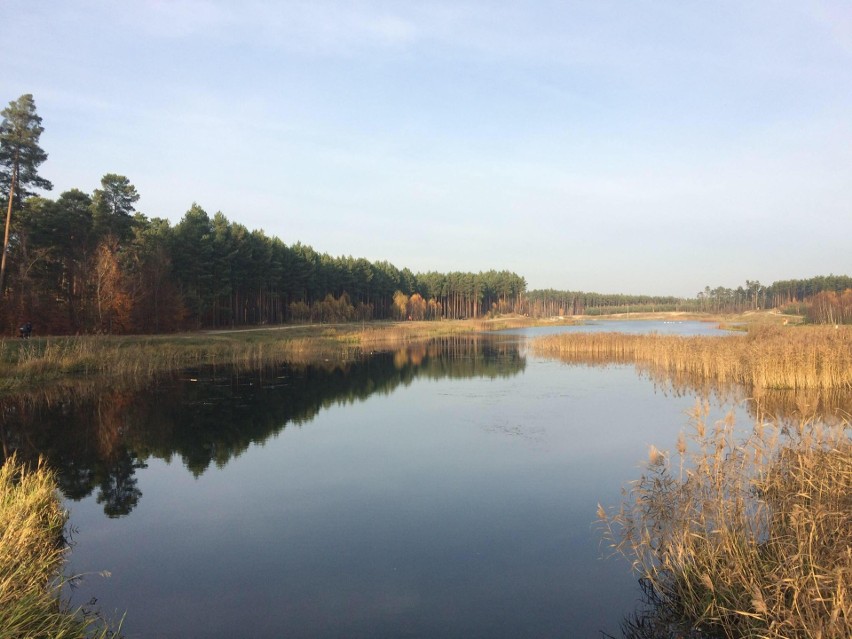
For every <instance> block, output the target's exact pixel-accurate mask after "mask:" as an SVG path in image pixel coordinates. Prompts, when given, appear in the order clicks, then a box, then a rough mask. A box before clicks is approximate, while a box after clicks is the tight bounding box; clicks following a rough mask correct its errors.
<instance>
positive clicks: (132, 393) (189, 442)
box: [0, 335, 526, 517]
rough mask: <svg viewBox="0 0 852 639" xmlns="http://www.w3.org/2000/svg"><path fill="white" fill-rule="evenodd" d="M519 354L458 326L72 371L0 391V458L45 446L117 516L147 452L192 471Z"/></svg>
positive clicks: (77, 493)
mask: <svg viewBox="0 0 852 639" xmlns="http://www.w3.org/2000/svg"><path fill="white" fill-rule="evenodd" d="M525 365H526V359H525V357H524V356H523V355H522V354H521V351H520V350H519V344H518V341H517V340H516V339H513V338H500V337H495V336H479V335H459V336H449V337H444V338H438V339H434V340H431V341H429V342H423V343H418V344H412V345H409V346H406V347H404V348H400V349H397V350H395V351H386V352H373V353H361V354H358V355H356V356H354V357H353V358H352V359H349V360H347V361H336V360H324V361H319V362H314V363H310V364H307V363H300V364H278V365H275V366H269V367H265V368H262V369H259V370H250V371H247V370H237V369H233V368H206V369H197V370H189V371H184V372H183V373H182V374H180V375H172V376H167V377H161V378H158V379H156V380H154V381H153V382H151V383H147V384H145V385H144V386H140V387H134V386H133V385H132V384H129V383H127V382H121V383H119V384H117V385H115V386H113V387H105V386H106V385H105V384H104V383H103V382H102V381H101V382H95V383H93V382H88V383H86V382H81V383H77V384H73V385H65V386H61V387H56V388H53V389H50V390H43V391H38V392H31V393H28V394H22V395H16V396H10V397H6V398H3V399H2V400H0V443H2V453H3V459H4V460H5V459H6V457H8V456H10V455H11V454H12V453H17V455H18V457H19V458H21V459H25V460H31V461H35V460H37V459H38V458H39V457H44V458H46V459H47V461H48V462H49V463H50V465H51V466H52V467H53V468H55V469H56V470H57V472H58V476H59V485H60V489H61V491H62V493H63V495H64V496H65V497H66V498H68V499H72V500H81V499H84V498H86V497H88V496H89V495H91V494H93V493H95V491H97V494H96V499H97V501H98V503H99V504H102V505H103V509H104V513H105V514H106V515H107V516H108V517H120V516H123V515H127V514H129V513H130V512H131V511H132V510H133V509H134V508H135V507H136V505H137V504H138V503H139V500H140V498H141V497H142V493H141V491H140V490H139V487H138V483H137V478H136V471H137V470H139V469H141V468H145V466H146V463H147V461H148V460H150V459H152V458H156V459H163V460H166V461H171V460H172V459H173V458H174V457H175V456H177V457H179V458H180V459H181V461H182V462H183V464H184V466H185V467H186V468H187V469H188V470H189V471H190V472H191V473H192V474H193V475H194V476H196V477H198V476H200V475H201V474H202V473H204V472H205V471H206V470H208V469H209V468H210V467H211V465H214V466H216V467H220V468H221V467H223V466H225V465H226V464H227V463H228V462H229V461H230V460H231V459H233V458H235V457H237V456H239V455H240V454H242V453H243V452H244V451H245V450H247V449H248V448H249V447H250V446H251V445H253V444H261V443H263V442H264V441H265V440H267V439H268V438H269V437H271V436H274V435H276V434H278V433H280V432H281V431H282V430H283V429H284V428H286V427H287V426H288V425H292V424H297V425H302V424H306V423H308V422H310V421H311V420H312V419H314V417H315V416H316V415H317V414H318V413H319V412H320V411H321V410H323V409H324V408H328V407H330V406H334V405H339V404H347V403H354V402H358V401H363V400H366V399H367V398H369V397H370V396H372V395H374V394H376V393H380V394H390V393H392V392H393V391H394V390H395V389H397V388H398V387H400V386H401V385H402V386H405V385H408V384H410V383H411V382H412V381H414V380H415V379H418V378H429V379H443V378H472V377H484V378H492V379H493V378H496V377H509V376H512V375H515V374H517V373H519V372H520V371H522V370H524V367H525Z"/></svg>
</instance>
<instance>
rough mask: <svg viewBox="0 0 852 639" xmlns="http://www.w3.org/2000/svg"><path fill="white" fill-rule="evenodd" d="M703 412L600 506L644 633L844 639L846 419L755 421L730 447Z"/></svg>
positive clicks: (851, 489) (849, 629) (847, 616)
mask: <svg viewBox="0 0 852 639" xmlns="http://www.w3.org/2000/svg"><path fill="white" fill-rule="evenodd" d="M706 417H707V408H706V406H705V407H702V406H700V405H699V406H697V407H696V410H695V412H694V414H693V431H692V433H691V436H690V438H689V439H687V438H686V437H683V436H682V437H681V438H680V439H679V441H678V443H677V445H676V455H670V454H669V453H668V452H665V451H660V450H658V449H657V448H655V447H651V451H650V453H649V460H648V464H647V470H646V472H645V474H643V475H642V476H641V478H640V479H639V480H638V481H636V482H635V483H633V484H632V485H631V487H630V488H629V489H628V490H626V491H625V498H624V501H623V503H622V505H621V507H620V508H619V509H618V510H616V511H614V512H609V513H608V512H606V511H605V510H604V509H603V508H602V507H599V509H598V516H599V518H600V520H601V522H602V525H603V529H604V535H605V538H606V539H607V540H608V541H609V542H610V544H611V546H612V548H613V549H614V550H615V551H616V552H617V553H620V554H622V555H624V556H626V557H628V558H629V559H630V560H631V561H632V563H633V566H634V568H635V570H636V571H637V572H638V573H639V575H640V577H641V578H642V580H643V583H644V584H645V585H646V587H647V589H648V590H649V591H650V593H651V595H652V597H651V598H652V600H653V601H655V602H656V603H657V611H656V616H655V617H654V618H645V619H644V621H643V623H642V628H643V629H644V630H647V629H649V628H651V627H657V628H669V629H671V628H672V627H674V625H673V624H679V627H680V628H682V629H684V630H682V632H687V633H692V634H687V635H680V636H693V635H694V636H706V637H730V638H732V639H733V638H734V637H736V638H746V637H754V638H757V637H761V638H771V639H782V638H784V639H794V638H801V639H805V638H808V639H810V638H814V637H820V638H821V639H848V638H849V637H852V439H850V429H849V425H848V423H847V424H840V425H837V426H834V427H831V428H829V427H825V426H823V425H821V424H819V423H814V422H807V421H804V422H800V423H798V424H797V425H796V426H795V427H793V428H791V429H785V428H781V427H779V426H778V425H776V424H774V423H768V424H767V423H758V424H757V425H756V426H755V428H754V432H753V434H752V435H751V436H750V437H748V438H747V439H745V440H744V441H736V440H735V437H734V424H733V418H728V419H726V420H724V421H721V422H719V423H717V424H714V425H708V424H707V420H706ZM696 631H700V632H698V633H696ZM637 636H653V635H641V634H638V635H637ZM660 636H669V635H660ZM670 636H675V635H670Z"/></svg>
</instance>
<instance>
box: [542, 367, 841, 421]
mask: <svg viewBox="0 0 852 639" xmlns="http://www.w3.org/2000/svg"><path fill="white" fill-rule="evenodd" d="M558 359H560V361H563V362H565V363H569V364H574V365H581V366H594V367H602V368H605V367H607V366H611V365H623V364H632V365H634V366H635V367H636V370H637V371H638V373H639V374H640V376H643V377H646V378H648V379H650V380H652V381H653V382H654V385H655V387H656V390H658V391H660V392H663V393H665V394H669V395H672V396H675V397H686V396H698V397H700V398H704V399H714V400H715V401H717V402H718V403H726V404H740V405H743V406H744V407H745V408H746V409H747V411H748V414H749V416H750V417H751V418H752V420H754V421H777V422H779V423H780V424H782V425H783V424H789V423H795V422H801V421H818V422H823V423H825V424H829V425H834V424H838V423H841V422H848V421H850V417H852V390H850V389H843V388H836V389H815V388H805V389H795V390H793V389H759V388H745V387H744V386H742V385H740V384H725V383H721V382H718V381H716V380H713V379H710V378H707V377H701V376H698V375H693V374H690V373H689V372H684V371H670V370H669V369H667V368H665V367H659V366H654V365H653V364H646V363H635V362H634V361H633V359H632V358H631V357H629V356H625V355H623V354H618V353H616V354H608V353H607V354H588V353H584V354H581V355H574V354H571V355H570V356H566V355H562V356H560V357H559V358H558Z"/></svg>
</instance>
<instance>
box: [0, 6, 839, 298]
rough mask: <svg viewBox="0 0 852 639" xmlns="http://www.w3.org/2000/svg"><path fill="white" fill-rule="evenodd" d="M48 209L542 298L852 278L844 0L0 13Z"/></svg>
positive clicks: (13, 87) (7, 84) (3, 84)
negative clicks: (124, 181) (150, 221)
mask: <svg viewBox="0 0 852 639" xmlns="http://www.w3.org/2000/svg"><path fill="white" fill-rule="evenodd" d="M0 10H2V11H0V13H2V15H3V37H2V38H0V70H1V71H0V103H2V104H3V105H5V104H7V103H8V102H9V101H11V100H14V99H17V97H18V96H20V95H22V94H24V93H32V94H33V96H34V98H35V102H36V107H37V110H38V113H39V115H40V116H41V117H42V118H43V125H44V127H45V131H44V133H43V135H42V137H41V145H42V147H43V148H44V150H45V151H46V152H47V153H48V155H49V157H48V160H47V162H45V163H44V164H43V165H42V167H41V170H40V174H41V175H42V176H43V177H45V178H47V179H49V180H51V181H52V182H53V184H54V191H53V192H52V193H51V196H58V195H59V193H61V192H63V191H65V190H68V189H71V188H79V189H81V190H83V191H86V192H91V191H92V190H94V189H96V188H98V187H99V184H100V179H101V177H102V176H103V175H104V174H106V173H118V174H121V175H125V176H127V177H128V178H129V179H130V181H131V182H132V183H133V184H134V185H135V186H136V188H137V190H138V191H139V193H140V195H141V199H140V200H139V202H138V203H137V209H138V210H139V211H141V212H142V213H144V214H145V215H147V216H148V217H149V218H153V217H163V218H167V219H169V220H170V221H171V222H172V223H177V222H179V221H180V219H181V217H182V216H183V215H184V214H185V213H186V211H187V210H188V209H189V208H190V206H191V205H192V204H193V203H194V202H195V203H198V204H199V205H200V206H201V207H203V208H204V210H205V211H207V212H208V214H210V216H211V217H212V216H213V214H214V213H216V212H218V211H221V212H222V213H224V214H225V215H226V216H227V218H228V219H229V220H231V221H233V222H238V223H240V224H243V225H245V226H247V227H248V228H249V229H263V231H265V232H266V233H267V234H268V235H270V236H277V237H279V238H281V239H282V240H283V241H284V242H285V243H287V244H294V243H296V242H302V243H303V244H309V245H311V246H313V247H314V248H315V249H316V250H318V251H320V252H325V253H329V254H331V255H335V256H337V255H352V256H354V257H365V258H367V259H369V260H371V261H378V260H387V261H390V262H391V263H393V264H394V265H396V266H397V267H398V268H403V267H408V268H410V269H411V270H413V271H415V272H422V271H432V270H437V271H441V272H449V271H473V272H478V271H486V270H490V269H496V270H503V269H507V270H511V271H514V272H516V273H518V274H520V275H523V276H524V277H525V278H526V280H527V284H528V288H530V289H536V288H556V289H570V290H584V291H596V292H605V293H631V294H652V295H677V296H694V295H695V294H696V293H697V292H698V291H700V290H703V289H704V287H705V286H707V285H709V286H711V287H716V286H726V287H732V288H736V287H737V286H739V285H742V284H744V283H745V280H746V279H750V280H755V279H757V280H760V281H761V282H762V283H764V284H770V283H772V282H773V281H776V280H783V279H792V278H806V277H811V276H814V275H828V274H830V273H833V274H850V273H852V250H850V245H852V242H850V238H852V3H850V2H848V0H837V1H824V2H816V1H808V0H760V1H758V0H755V1H745V2H744V1H742V0H730V1H724V2H721V1H719V2H716V1H711V0H708V1H703V2H696V1H690V0H672V1H669V2H664V1H656V2H654V1H647V0H625V1H623V2H610V1H608V0H589V1H576V2H573V1H567V0H560V1H552V2H551V1H546V0H527V1H509V0H507V1H502V2H496V1H492V2H486V1H484V0H471V1H466V0H449V1H446V2H444V1H434V0H417V1H411V2H408V1H403V0H399V1H396V2H379V1H375V2H373V1H364V2H359V1H354V0H352V1H348V2H345V1H343V0H309V1H304V2H302V1H295V0H294V1H287V0H281V1H277V2H276V1H271V0H241V1H239V2H238V1H236V0H172V1H169V0H122V1H121V2H115V1H114V0H50V1H46V0H0Z"/></svg>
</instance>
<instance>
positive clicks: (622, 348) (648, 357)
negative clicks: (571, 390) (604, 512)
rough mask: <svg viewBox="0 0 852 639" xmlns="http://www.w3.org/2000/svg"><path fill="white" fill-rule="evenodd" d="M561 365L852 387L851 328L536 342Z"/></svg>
mask: <svg viewBox="0 0 852 639" xmlns="http://www.w3.org/2000/svg"><path fill="white" fill-rule="evenodd" d="M533 350H534V352H535V353H536V354H538V355H546V356H552V357H557V358H559V359H561V360H563V361H566V362H584V363H588V362H589V361H590V360H596V361H598V362H613V363H635V364H638V365H642V366H644V367H647V368H649V369H650V370H652V371H656V372H666V373H668V374H671V375H677V374H680V375H684V374H686V375H692V376H695V377H697V378H702V379H709V380H713V381H715V382H717V383H722V384H743V385H745V386H746V387H748V388H756V389H813V388H819V389H844V388H845V389H850V388H852V327H840V328H838V329H835V328H834V327H811V326H808V327H785V328H782V327H773V326H758V327H755V328H754V329H753V330H750V331H749V332H748V334H746V335H726V336H719V337H716V336H700V337H681V336H671V335H656V334H650V335H628V334H623V333H565V334H562V335H555V336H550V337H541V338H538V339H536V340H534V341H533Z"/></svg>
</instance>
